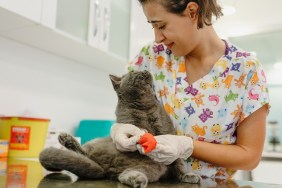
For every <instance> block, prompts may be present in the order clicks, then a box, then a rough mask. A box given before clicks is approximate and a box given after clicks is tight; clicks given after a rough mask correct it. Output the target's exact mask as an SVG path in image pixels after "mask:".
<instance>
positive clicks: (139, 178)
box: [118, 170, 148, 188]
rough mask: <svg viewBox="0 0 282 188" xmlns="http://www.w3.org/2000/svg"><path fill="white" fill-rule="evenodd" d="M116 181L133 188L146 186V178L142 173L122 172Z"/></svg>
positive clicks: (133, 171) (134, 171)
mask: <svg viewBox="0 0 282 188" xmlns="http://www.w3.org/2000/svg"><path fill="white" fill-rule="evenodd" d="M118 180H119V181H120V182H121V183H123V184H126V185H129V186H132V187H134V188H145V187H147V185H148V178H147V176H146V175H145V174H143V173H142V172H139V171H136V170H127V171H124V172H122V173H121V174H120V175H119V177H118Z"/></svg>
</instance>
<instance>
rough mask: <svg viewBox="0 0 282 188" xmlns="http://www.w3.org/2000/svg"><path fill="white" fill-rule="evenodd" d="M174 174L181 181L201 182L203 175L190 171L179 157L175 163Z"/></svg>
mask: <svg viewBox="0 0 282 188" xmlns="http://www.w3.org/2000/svg"><path fill="white" fill-rule="evenodd" d="M172 165H173V167H174V174H175V175H176V177H177V179H178V180H179V181H180V182H185V183H195V184H199V183H200V182H201V180H202V178H201V176H200V175H198V174H194V173H192V172H189V171H188V168H187V167H186V163H185V161H184V160H183V159H177V160H176V161H175V162H174V163H173V164H172Z"/></svg>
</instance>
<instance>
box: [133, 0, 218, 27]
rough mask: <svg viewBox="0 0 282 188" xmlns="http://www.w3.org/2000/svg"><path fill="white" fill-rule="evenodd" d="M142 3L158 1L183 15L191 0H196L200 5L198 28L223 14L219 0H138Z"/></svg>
mask: <svg viewBox="0 0 282 188" xmlns="http://www.w3.org/2000/svg"><path fill="white" fill-rule="evenodd" d="M138 1H139V2H140V3H141V5H144V4H146V3H148V2H153V1H158V2H159V3H160V4H162V5H163V7H164V8H165V9H166V10H167V11H168V12H171V13H174V14H178V15H181V14H182V13H183V11H184V10H185V9H186V7H187V4H188V3H189V2H195V3H197V4H198V5H199V10H198V28H203V27H204V25H208V26H209V25H212V16H215V17H216V19H218V18H219V17H220V16H222V15H223V14H222V9H221V7H220V6H219V5H218V3H217V0H138Z"/></svg>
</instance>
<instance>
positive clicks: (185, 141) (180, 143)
mask: <svg viewBox="0 0 282 188" xmlns="http://www.w3.org/2000/svg"><path fill="white" fill-rule="evenodd" d="M154 138H155V139H156V141H157V145H156V148H155V149H153V150H152V151H151V152H149V153H145V152H144V149H143V148H142V147H141V145H139V144H138V145H137V149H138V151H139V152H140V153H141V154H144V155H147V156H148V157H150V158H151V159H153V160H154V161H157V162H162V163H164V164H166V165H169V164H171V163H173V162H174V161H175V160H176V159H178V158H182V159H187V158H188V157H190V156H191V154H192V153H193V140H192V138H190V137H187V136H177V135H159V136H155V137H154Z"/></svg>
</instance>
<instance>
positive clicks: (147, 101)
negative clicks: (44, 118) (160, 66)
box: [39, 71, 201, 188]
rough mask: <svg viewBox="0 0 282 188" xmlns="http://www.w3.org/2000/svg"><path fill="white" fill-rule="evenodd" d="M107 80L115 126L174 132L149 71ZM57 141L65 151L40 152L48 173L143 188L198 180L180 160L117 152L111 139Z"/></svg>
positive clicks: (66, 137) (67, 138)
mask: <svg viewBox="0 0 282 188" xmlns="http://www.w3.org/2000/svg"><path fill="white" fill-rule="evenodd" d="M110 78H111V81H112V84H113V86H114V89H115V91H116V93H117V96H118V105H117V108H116V118H117V119H116V122H117V123H130V124H133V125H135V126H138V127H140V128H142V129H146V130H148V132H149V133H151V134H153V135H161V134H175V133H176V131H175V129H174V128H173V125H172V122H171V120H170V118H169V117H168V116H167V114H166V112H165V111H164V109H163V107H162V106H161V105H160V104H159V102H158V100H157V99H156V97H155V95H154V92H153V88H152V76H151V74H150V73H149V72H148V71H142V72H130V73H127V74H126V75H124V76H122V77H121V78H120V77H117V76H113V75H110ZM59 141H60V143H61V144H62V145H64V146H65V147H66V148H68V150H62V149H57V148H54V147H49V148H46V149H44V150H43V151H42V152H41V153H40V157H39V160H40V163H41V164H42V166H43V167H44V168H45V169H47V170H49V171H60V170H67V171H70V172H72V173H74V174H76V175H77V176H78V177H79V178H87V179H100V178H106V179H116V180H119V181H120V182H121V183H124V184H127V185H130V186H132V187H142V188H143V187H146V186H147V184H148V182H155V181H158V180H159V179H160V178H176V179H178V180H179V181H181V182H188V183H199V182H200V179H201V178H200V176H198V175H195V174H192V173H189V172H187V170H186V169H187V168H185V162H184V161H183V160H182V159H178V160H176V161H175V162H174V163H172V164H171V165H164V164H163V163H158V162H154V161H153V160H151V159H150V158H149V157H147V156H145V155H141V154H140V153H139V152H138V151H136V152H120V151H118V150H117V149H116V147H115V144H114V143H113V141H112V139H111V138H98V139H93V140H91V141H89V142H87V143H85V144H84V145H82V146H80V145H79V144H78V143H77V142H76V141H75V139H74V138H73V137H72V136H70V135H68V134H66V133H61V134H60V135H59Z"/></svg>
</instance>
